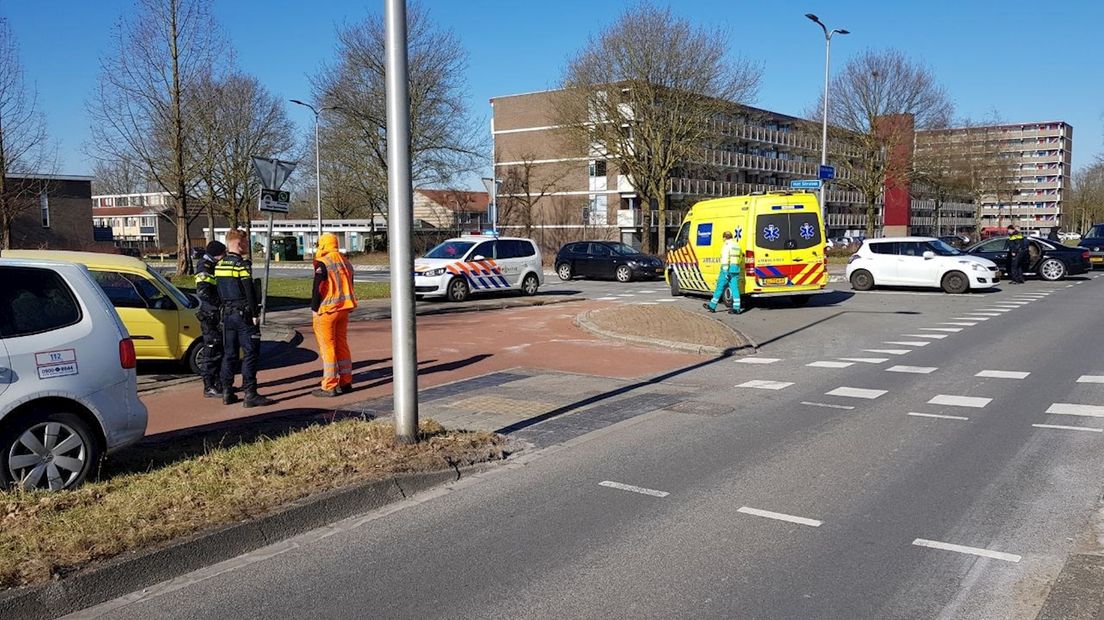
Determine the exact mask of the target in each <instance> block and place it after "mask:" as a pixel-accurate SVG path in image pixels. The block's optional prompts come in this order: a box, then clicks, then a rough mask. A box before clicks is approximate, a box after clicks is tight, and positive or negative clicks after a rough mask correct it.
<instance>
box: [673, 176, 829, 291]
mask: <svg viewBox="0 0 1104 620" xmlns="http://www.w3.org/2000/svg"><path fill="white" fill-rule="evenodd" d="M725 231H730V232H732V233H733V234H734V235H735V237H736V240H737V241H738V242H739V243H740V248H741V249H742V250H743V254H744V262H743V264H744V270H743V271H744V273H743V274H742V277H741V278H740V292H741V297H744V296H746V297H773V296H785V297H789V298H790V299H791V300H792V301H793V302H794V304H797V305H803V304H804V303H805V302H807V301H809V295H811V294H814V293H819V292H820V291H822V290H824V288H825V286H827V284H828V263H827V258H826V257H825V253H824V250H825V242H824V219H823V217H822V215H821V211H820V205H819V204H818V203H817V198H816V195H815V194H812V193H809V192H768V193H765V194H752V195H750V196H730V197H727V198H716V199H713V200H704V201H702V202H699V203H697V204H695V205H694V206H693V207H691V208H690V211H688V212H687V213H686V217H685V219H684V220H683V223H682V226H681V227H680V228H679V232H678V236H677V237H676V238H675V242H674V243H673V244H672V246H671V248H670V250H669V251H668V252H667V282H668V283H669V284H670V285H671V294H672V295H680V294H682V293H683V292H684V291H685V292H690V291H693V292H698V293H712V292H713V288H714V286H715V285H716V283H717V276H718V274H719V273H720V263H721V246H722V245H723V239H722V235H723V234H724V232H725ZM727 295H728V291H727V290H726V291H725V296H726V297H727ZM726 302H727V299H726Z"/></svg>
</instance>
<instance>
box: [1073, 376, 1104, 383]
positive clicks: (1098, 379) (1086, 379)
mask: <svg viewBox="0 0 1104 620" xmlns="http://www.w3.org/2000/svg"><path fill="white" fill-rule="evenodd" d="M1077 382H1078V383H1104V375H1081V376H1080V377H1079V378H1078V379H1077Z"/></svg>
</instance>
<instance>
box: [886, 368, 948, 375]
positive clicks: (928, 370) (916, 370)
mask: <svg viewBox="0 0 1104 620" xmlns="http://www.w3.org/2000/svg"><path fill="white" fill-rule="evenodd" d="M936 370H939V369H938V368H935V367H933V366H893V367H890V368H886V372H903V373H909V374H914V375H930V374H931V373H933V372H935V371H936Z"/></svg>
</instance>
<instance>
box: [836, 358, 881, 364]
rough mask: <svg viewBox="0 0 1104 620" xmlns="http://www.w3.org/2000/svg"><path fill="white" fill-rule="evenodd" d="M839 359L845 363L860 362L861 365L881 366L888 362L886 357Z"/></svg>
mask: <svg viewBox="0 0 1104 620" xmlns="http://www.w3.org/2000/svg"><path fill="white" fill-rule="evenodd" d="M840 359H841V360H843V361H845V362H861V363H863V364H881V363H882V362H888V361H889V358H888V357H841V358H840Z"/></svg>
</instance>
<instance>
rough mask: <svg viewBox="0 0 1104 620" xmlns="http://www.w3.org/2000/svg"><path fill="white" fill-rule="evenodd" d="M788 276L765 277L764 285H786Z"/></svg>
mask: <svg viewBox="0 0 1104 620" xmlns="http://www.w3.org/2000/svg"><path fill="white" fill-rule="evenodd" d="M788 281H789V280H787V279H786V278H763V286H786V282H788Z"/></svg>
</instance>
